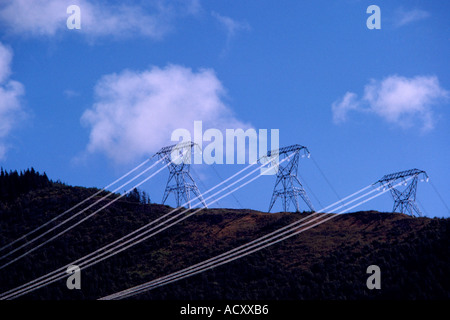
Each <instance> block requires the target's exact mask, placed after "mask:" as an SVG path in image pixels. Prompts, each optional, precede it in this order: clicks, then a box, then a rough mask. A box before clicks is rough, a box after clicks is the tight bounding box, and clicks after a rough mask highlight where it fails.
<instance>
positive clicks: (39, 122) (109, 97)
mask: <svg viewBox="0 0 450 320" xmlns="http://www.w3.org/2000/svg"><path fill="white" fill-rule="evenodd" d="M71 4H77V5H78V6H79V7H80V10H81V29H80V30H76V29H73V30H69V29H68V28H67V26H66V20H67V18H68V17H69V14H67V13H66V8H67V7H68V6H69V5H71ZM371 4H375V5H378V6H379V7H380V9H381V29H379V30H376V29H374V30H369V29H368V28H367V26H366V20H367V18H369V16H370V14H367V13H366V9H367V7H368V6H369V5H371ZM449 9H450V4H448V3H447V2H445V1H437V0H436V1H357V0H348V1H282V2H280V1H249V0H247V1H200V0H199V1H162V0H161V1H145V2H144V1H127V2H120V1H95V2H93V1H87V0H77V1H75V0H73V1H56V0H40V1H18V0H17V1H12V0H8V1H2V3H1V4H0V27H1V29H0V30H1V31H0V49H1V50H0V89H1V90H0V94H1V98H2V99H0V100H1V101H2V102H0V120H1V121H2V124H1V126H0V156H1V158H0V165H1V166H2V167H3V168H5V169H7V170H10V169H12V170H15V169H17V170H22V169H26V168H28V167H31V166H33V167H34V168H35V169H36V170H38V171H40V172H43V171H45V172H46V173H47V174H48V175H49V177H50V178H52V179H55V180H56V179H60V180H61V181H63V182H65V183H67V184H70V185H81V186H88V187H90V186H94V187H99V188H101V187H103V186H105V185H107V184H108V183H110V182H111V181H113V180H115V179H116V178H117V177H119V176H120V175H122V174H123V173H125V172H127V171H128V170H130V169H131V168H133V167H134V166H135V165H137V164H138V163H140V162H142V161H143V160H144V159H145V158H146V157H148V156H151V155H152V154H154V153H155V152H156V151H157V150H158V149H159V148H160V147H162V146H164V145H167V144H170V133H171V132H172V131H173V130H174V129H175V128H180V127H186V128H190V127H191V126H192V125H193V121H194V120H202V121H203V122H204V126H205V128H219V129H225V128H237V127H243V128H246V127H253V128H255V129H279V130H280V145H281V146H286V145H290V144H296V143H298V144H302V145H305V146H307V147H308V148H309V150H310V151H311V154H312V156H313V158H314V160H315V161H316V163H317V164H318V165H319V168H320V170H322V172H323V173H324V174H325V176H326V178H327V179H328V181H329V182H330V183H331V185H332V187H333V188H334V190H335V191H336V192H337V193H338V194H339V196H340V197H344V196H346V195H349V194H350V193H352V192H354V191H356V190H359V189H360V188H362V187H364V186H366V185H368V184H370V183H372V182H375V181H376V180H378V179H379V178H381V176H383V175H384V174H388V173H392V172H396V171H401V170H406V169H411V168H419V169H423V170H426V171H427V173H428V175H429V176H430V179H431V181H432V183H433V186H435V188H436V189H437V190H438V192H439V193H440V195H441V196H442V198H443V199H444V201H445V202H446V203H447V205H449V204H450V198H449V194H450V186H449V184H448V181H450V170H449V167H448V164H449V163H450V150H449V147H448V141H449V138H450V73H449V71H450V70H449V63H448V60H449V59H448V57H449V56H450V22H449V21H448V15H447V14H446V13H448V12H449ZM241 168H242V166H239V165H215V169H216V170H217V171H218V172H219V174H220V175H221V176H222V177H227V176H229V175H231V174H232V173H234V172H237V171H238V170H239V169H241ZM319 168H318V167H317V166H316V165H315V164H314V162H313V160H312V159H302V160H301V161H300V169H299V173H300V176H301V177H300V178H301V179H302V180H303V181H304V182H305V185H307V186H308V187H307V189H306V191H307V192H308V191H310V197H311V200H312V202H313V203H314V205H315V206H316V208H320V207H322V206H325V205H328V204H330V203H332V202H334V201H336V200H337V197H336V195H335V192H334V191H333V190H332V189H331V187H330V186H329V184H328V183H327V181H325V179H324V177H323V176H322V174H321V172H320V170H319ZM193 174H194V178H197V179H198V180H197V183H198V186H199V188H200V189H201V190H204V189H205V188H207V187H211V186H213V185H215V184H216V183H217V182H218V181H219V180H218V177H217V175H216V174H215V172H214V170H213V169H212V168H210V167H208V166H206V165H202V166H194V172H193ZM166 179H167V172H165V171H164V172H162V173H161V174H159V175H158V176H157V177H155V178H154V179H152V180H151V181H150V182H149V183H147V184H146V185H144V186H143V189H144V190H146V191H147V192H148V193H149V194H150V196H151V198H152V201H155V202H160V201H161V200H160V199H161V198H162V195H163V191H164V186H165V182H166ZM274 182H275V178H274V177H270V176H265V177H261V178H260V179H258V180H257V181H255V182H254V183H252V184H250V185H248V186H246V187H245V188H243V189H241V190H239V191H238V192H236V194H235V196H236V198H237V199H238V201H239V203H238V202H237V201H236V200H235V199H234V198H233V197H227V198H226V199H223V200H221V201H220V202H219V204H220V206H222V207H237V208H239V207H240V206H241V205H242V206H243V207H246V208H252V209H256V210H267V207H268V205H269V201H270V196H271V193H272V189H273V184H274ZM417 197H418V200H419V205H420V206H421V208H422V209H423V211H424V213H425V214H426V215H427V216H439V217H442V216H445V217H448V216H450V213H449V211H448V209H447V208H446V207H445V205H444V204H443V203H442V201H441V200H440V199H439V196H438V195H437V194H436V192H435V191H434V189H433V188H432V186H431V185H430V184H426V183H420V184H419V186H418V194H417ZM169 204H171V205H173V204H174V202H173V199H171V201H170V202H169ZM302 205H303V204H302ZM391 207H392V200H391V198H390V196H389V195H388V194H385V195H383V196H381V197H380V198H379V199H377V200H376V201H372V202H370V203H367V204H365V205H363V206H362V207H361V208H362V209H375V210H379V211H383V210H386V211H389V210H390V209H391ZM302 208H304V209H306V208H305V206H303V207H302ZM278 210H281V206H280V205H279V204H278V206H277V207H276V208H275V211H278Z"/></svg>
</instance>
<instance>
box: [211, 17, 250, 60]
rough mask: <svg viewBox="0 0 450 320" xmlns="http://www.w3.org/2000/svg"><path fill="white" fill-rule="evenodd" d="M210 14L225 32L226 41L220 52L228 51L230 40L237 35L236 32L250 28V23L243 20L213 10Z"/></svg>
mask: <svg viewBox="0 0 450 320" xmlns="http://www.w3.org/2000/svg"><path fill="white" fill-rule="evenodd" d="M211 15H212V16H213V17H214V18H215V19H216V20H217V21H218V22H219V24H220V25H221V26H222V28H223V29H224V30H225V32H226V36H227V42H226V47H225V49H224V51H223V52H222V54H225V53H226V52H228V50H229V48H230V45H231V41H232V39H233V38H234V37H235V36H236V35H237V33H238V32H241V31H249V30H250V29H251V28H250V25H249V24H248V23H247V22H245V21H237V20H234V19H232V18H230V17H227V16H223V15H220V14H218V13H217V12H214V11H213V12H211Z"/></svg>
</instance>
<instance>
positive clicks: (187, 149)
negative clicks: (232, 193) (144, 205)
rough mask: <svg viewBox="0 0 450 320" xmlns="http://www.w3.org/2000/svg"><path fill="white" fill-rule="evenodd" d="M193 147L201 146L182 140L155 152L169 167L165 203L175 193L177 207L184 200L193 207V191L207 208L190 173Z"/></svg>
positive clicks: (163, 201)
mask: <svg viewBox="0 0 450 320" xmlns="http://www.w3.org/2000/svg"><path fill="white" fill-rule="evenodd" d="M193 147H197V148H199V147H198V145H197V144H195V143H193V142H182V143H179V144H176V145H172V146H168V147H164V148H162V149H161V150H159V151H158V152H157V153H156V154H155V156H158V158H159V159H163V162H164V163H166V164H167V168H169V179H168V180H167V184H166V189H165V191H164V196H163V200H162V203H163V204H164V203H165V202H166V200H167V198H168V197H169V194H171V193H173V194H174V195H175V200H176V202H177V207H180V206H181V204H182V202H183V200H184V201H185V202H186V203H188V206H189V208H191V201H190V199H191V192H192V193H194V195H195V196H196V197H197V199H198V200H199V201H200V202H201V203H202V204H203V206H204V207H205V208H207V206H206V203H205V201H204V200H203V197H202V195H201V194H200V191H199V190H198V188H197V185H196V184H195V182H194V179H193V178H192V176H191V175H190V173H189V169H190V163H191V155H192V152H193V150H192V148H193ZM199 149H200V148H199Z"/></svg>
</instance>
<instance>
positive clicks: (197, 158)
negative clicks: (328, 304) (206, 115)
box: [171, 121, 280, 175]
mask: <svg viewBox="0 0 450 320" xmlns="http://www.w3.org/2000/svg"><path fill="white" fill-rule="evenodd" d="M268 132H269V131H268V130H267V129H259V130H258V131H256V129H253V128H249V129H247V130H245V131H244V129H242V128H238V129H225V135H224V134H223V132H222V131H221V130H219V129H216V128H209V129H207V130H205V131H204V132H203V122H202V121H194V130H193V136H192V135H191V132H190V131H189V130H187V129H185V128H179V129H175V130H174V131H173V132H172V135H171V140H172V141H174V142H177V143H178V145H182V144H185V143H186V142H190V141H192V142H193V143H194V144H195V147H196V149H197V150H196V149H194V152H193V157H191V152H186V153H185V155H184V156H182V157H180V154H179V150H176V149H174V151H173V152H172V154H171V160H172V162H174V163H181V162H183V163H186V164H191V163H194V164H202V163H205V164H224V163H225V164H235V163H236V164H246V163H248V164H255V163H257V162H258V161H259V162H260V164H267V165H270V166H271V168H270V169H268V168H265V169H264V170H263V169H261V174H264V175H273V174H276V173H277V171H278V166H277V164H278V153H275V154H274V155H273V156H268V151H269V149H268ZM279 139H280V132H279V129H270V150H278V149H279V145H280V143H279ZM205 142H207V144H205ZM189 151H190V150H189ZM192 158H193V159H192ZM235 158H236V161H235ZM192 160H193V161H192Z"/></svg>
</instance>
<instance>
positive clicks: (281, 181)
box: [259, 144, 315, 212]
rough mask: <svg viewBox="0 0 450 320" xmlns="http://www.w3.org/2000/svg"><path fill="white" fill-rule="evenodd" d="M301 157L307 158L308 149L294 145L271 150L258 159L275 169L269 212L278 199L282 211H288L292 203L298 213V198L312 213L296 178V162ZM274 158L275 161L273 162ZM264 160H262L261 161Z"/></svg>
mask: <svg viewBox="0 0 450 320" xmlns="http://www.w3.org/2000/svg"><path fill="white" fill-rule="evenodd" d="M300 154H302V157H304V156H307V157H309V151H308V148H306V147H304V146H301V145H299V144H295V145H292V146H288V147H284V148H280V149H276V150H271V151H269V152H267V155H266V156H263V157H261V158H260V159H259V162H260V163H268V162H270V163H271V165H272V166H274V167H277V169H278V171H277V179H276V182H275V187H274V188H273V194H272V199H271V200H270V204H269V211H268V212H270V210H272V208H273V205H274V204H275V202H276V200H277V199H278V198H281V199H282V201H283V210H284V211H285V212H288V211H289V206H290V203H291V202H292V203H293V204H294V206H295V210H296V212H299V211H300V207H299V201H298V196H300V197H301V198H302V199H303V201H304V202H305V203H306V205H307V206H308V207H309V209H310V210H311V211H312V212H314V211H315V210H314V207H313V205H312V203H311V201H310V200H309V198H308V195H307V194H306V191H305V189H304V188H303V185H302V184H301V183H300V181H299V180H298V178H297V172H298V162H299V158H300ZM275 158H276V161H275V160H274V159H275ZM284 158H288V159H286V161H284V162H283V163H280V162H281V161H282V159H284ZM263 159H264V160H263Z"/></svg>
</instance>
